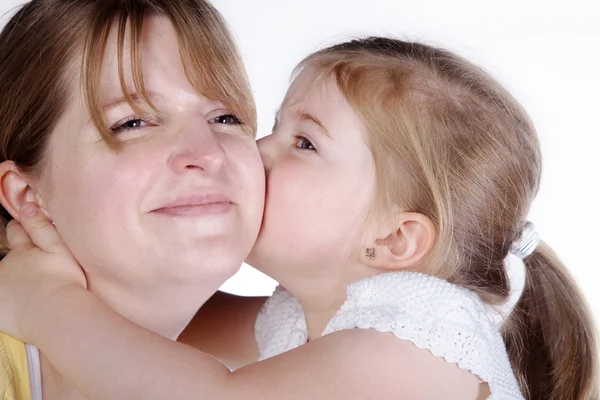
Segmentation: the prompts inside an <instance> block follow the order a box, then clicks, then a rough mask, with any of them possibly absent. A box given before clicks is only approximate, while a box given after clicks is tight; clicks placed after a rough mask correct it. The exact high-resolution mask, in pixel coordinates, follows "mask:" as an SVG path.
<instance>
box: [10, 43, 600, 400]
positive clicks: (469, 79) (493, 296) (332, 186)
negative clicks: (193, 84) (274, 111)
mask: <svg viewBox="0 0 600 400" xmlns="http://www.w3.org/2000/svg"><path fill="white" fill-rule="evenodd" d="M259 148H260V151H261V155H262V158H263V162H264V164H265V169H266V172H267V178H268V191H267V198H266V201H267V203H266V211H265V216H264V220H263V227H262V230H261V233H260V235H259V239H258V241H257V243H256V245H255V247H254V249H253V251H252V253H251V254H250V256H249V262H250V263H251V264H252V265H254V266H256V267H257V268H259V269H261V270H262V271H264V272H266V273H268V274H270V275H271V276H273V277H274V278H275V279H277V280H278V281H279V282H280V283H281V284H282V287H285V288H286V290H283V289H279V290H278V291H277V292H276V293H275V295H274V296H273V297H272V298H271V299H270V300H269V301H268V302H267V303H266V304H265V305H264V307H263V308H262V310H261V312H260V314H259V317H258V319H257V321H256V350H258V352H259V355H258V357H259V358H260V359H261V360H264V361H261V362H258V363H255V364H252V365H248V366H246V367H243V368H240V369H238V370H236V371H234V372H229V371H228V370H227V369H226V368H224V367H223V366H222V365H221V364H220V363H218V362H217V361H216V360H214V359H212V358H211V357H209V356H207V355H205V354H202V353H200V352H196V351H192V350H190V349H189V348H186V347H185V346H182V345H179V344H177V343H173V342H169V341H167V340H164V338H161V337H160V336H158V335H155V334H152V333H150V332H148V331H145V330H143V329H140V328H138V327H136V326H135V325H134V324H131V323H130V322H128V321H127V320H126V319H124V318H120V317H119V316H118V315H116V314H115V313H114V312H112V311H110V310H109V309H107V308H106V307H105V306H103V304H102V303H101V302H99V301H97V300H96V299H95V298H94V297H93V295H91V294H90V293H89V292H87V291H85V290H84V289H82V288H81V285H78V284H77V283H76V282H75V284H73V283H74V280H73V279H72V278H71V277H70V276H71V275H72V274H76V273H77V268H76V263H75V262H74V260H72V262H70V263H68V262H66V257H65V255H67V254H68V250H67V249H66V248H65V247H64V246H62V245H60V239H59V238H58V236H57V235H56V232H54V230H53V228H52V226H51V225H50V224H49V223H47V222H46V223H44V216H43V215H42V214H41V213H39V212H38V213H36V214H35V215H34V216H33V217H26V216H25V215H21V222H22V223H23V224H24V227H25V230H26V231H27V232H28V233H29V235H31V239H32V240H33V243H31V242H30V241H29V238H28V237H27V235H26V234H25V233H24V232H23V231H22V230H19V229H18V227H16V226H13V228H14V229H13V228H11V229H13V240H12V241H13V243H15V244H17V245H18V246H19V248H18V249H17V251H16V253H15V258H13V260H14V262H12V263H10V264H5V265H4V266H3V267H2V269H0V271H2V270H4V272H3V273H4V274H6V275H8V273H9V272H10V273H11V274H12V275H13V276H12V278H11V279H10V282H11V283H10V284H11V285H12V286H13V287H27V288H36V289H37V290H38V291H37V292H33V291H32V289H29V290H28V293H38V292H39V293H41V294H39V295H38V294H34V295H33V298H29V299H27V301H25V299H23V300H22V302H21V303H19V304H21V306H17V307H15V308H14V309H13V310H10V309H0V311H1V313H0V315H2V318H1V319H0V320H2V324H6V326H4V325H0V328H6V329H10V330H9V332H11V333H13V334H15V335H18V336H20V337H22V338H23V339H26V340H27V341H29V342H31V343H34V344H36V345H38V346H40V348H41V349H42V350H43V351H44V352H47V356H48V358H49V359H50V360H52V362H53V363H55V364H56V365H57V366H58V368H59V369H60V370H61V371H62V372H63V373H64V374H65V375H66V376H67V377H69V378H70V379H72V380H73V381H74V382H75V383H76V385H77V386H78V387H79V388H80V389H81V390H82V391H83V392H84V393H86V394H88V395H89V396H90V397H93V398H98V399H115V398H145V399H151V398H157V399H159V398H190V397H198V398H211V399H233V398H245V399H265V398H268V399H270V398H286V399H296V398H297V399H306V398H324V399H325V398H327V399H331V398H337V399H364V398H377V399H379V398H407V399H439V398H447V399H469V398H470V399H483V398H493V399H521V398H527V399H536V400H537V399H539V400H541V399H592V398H597V395H598V393H597V386H596V383H597V382H596V379H597V353H596V347H595V333H594V327H593V325H592V323H591V319H590V317H589V313H588V311H587V309H586V306H585V303H584V300H583V298H582V296H581V295H580V293H579V292H578V290H577V288H576V286H575V285H574V283H573V281H572V279H571V278H570V276H569V275H568V273H567V272H566V271H565V270H564V268H563V267H562V265H561V264H560V263H559V262H558V260H557V259H556V257H555V256H554V254H553V253H552V252H551V250H550V249H549V248H548V246H547V245H545V244H544V243H543V242H540V241H539V239H538V238H537V235H536V234H535V232H534V230H533V227H532V226H531V225H530V224H528V223H527V222H526V220H525V216H526V215H527V212H528V210H529V207H530V204H531V201H532V200H533V198H534V196H535V194H536V192H537V188H538V184H539V178H540V166H541V162H540V151H539V145H538V141H537V137H536V135H535V131H534V129H533V127H532V125H531V122H530V121H529V119H528V117H527V115H526V114H525V112H524V111H523V110H522V109H521V107H520V106H519V105H518V103H517V102H516V101H515V100H514V99H513V98H512V97H511V96H510V95H509V94H508V93H507V92H506V91H505V90H504V89H503V88H502V87H500V86H499V85H498V84H497V83H496V82H495V81H493V80H492V79H491V78H490V77H489V76H488V75H487V74H485V73H484V72H482V71H481V70H479V69H477V68H476V67H474V66H473V65H471V64H470V63H468V62H466V61H465V60H463V59H461V58H459V57H457V56H455V55H453V54H451V53H449V52H446V51H443V50H440V49H436V48H432V47H429V46H425V45H422V44H418V43H407V42H402V41H399V40H394V39H389V38H370V39H365V40H356V41H351V42H347V43H343V44H340V45H337V46H333V47H330V48H328V49H325V50H322V51H320V52H318V53H316V54H313V55H311V56H309V57H308V58H307V59H306V60H304V61H303V62H302V64H301V65H300V68H299V69H298V74H297V76H296V79H295V80H294V83H293V85H292V87H291V88H290V90H289V92H288V94H287V96H286V99H285V100H284V103H283V105H282V107H281V110H280V111H279V113H278V116H277V120H276V124H275V127H274V129H273V134H272V135H270V136H268V137H267V138H265V139H262V140H261V141H260V143H259ZM36 226H37V227H42V229H34V227H36ZM32 244H34V245H35V246H37V247H39V248H41V250H42V251H43V252H44V253H42V257H38V259H36V265H35V266H33V265H30V264H32V261H31V260H30V261H29V263H28V262H21V263H19V259H21V260H25V261H27V257H31V256H28V254H32V253H33V254H36V255H39V254H40V251H39V248H37V247H35V246H33V245H32ZM58 255H60V256H61V259H60V260H58V259H57V257H58ZM515 258H516V259H523V260H524V265H525V275H526V279H525V284H524V288H523V290H522V293H519V292H518V291H516V290H515V289H514V288H511V282H510V281H509V279H508V275H507V264H508V263H509V262H510V261H511V260H514V259H515ZM59 261H60V262H59ZM20 264H25V266H23V265H20ZM28 264H29V265H28ZM59 264H60V265H59ZM34 267H35V268H34ZM57 275H58V276H60V277H61V278H60V279H55V280H54V281H53V282H52V283H51V284H50V283H47V280H48V277H51V276H57ZM7 282H8V280H7ZM17 284H18V285H19V286H17ZM6 285H8V284H6ZM48 287H51V288H52V290H48ZM42 288H44V290H41V289H42ZM2 289H3V290H9V288H8V287H6V289H5V286H4V285H3V286H2ZM10 290H12V291H13V292H14V291H16V290H15V289H10ZM48 292H50V293H53V296H47V295H45V293H48ZM511 292H513V293H516V296H515V297H516V298H517V299H518V301H517V300H511ZM14 296H18V294H17V293H15V294H14ZM515 303H516V304H515ZM40 304H44V306H43V308H42V311H38V310H37V306H39V305H40ZM65 310H67V311H65ZM59 311H60V313H59V314H57V313H58V312H59ZM498 315H499V316H500V318H495V317H496V316H498ZM6 321H8V322H6ZM67 326H68V328H67ZM355 328H359V329H355ZM42 332H43V334H42ZM307 342H308V343H307ZM284 352H285V353H284ZM255 354H256V353H255ZM89 360H94V366H93V367H92V366H91V365H89V364H91V363H89ZM157 360H160V362H157ZM115 366H118V368H115ZM108 382H110V384H107V383H108Z"/></svg>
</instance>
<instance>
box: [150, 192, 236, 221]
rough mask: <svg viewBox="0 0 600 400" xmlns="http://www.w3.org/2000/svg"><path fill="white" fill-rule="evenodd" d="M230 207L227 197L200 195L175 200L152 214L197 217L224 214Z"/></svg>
mask: <svg viewBox="0 0 600 400" xmlns="http://www.w3.org/2000/svg"><path fill="white" fill-rule="evenodd" d="M232 207H233V203H232V202H231V200H230V199H229V198H228V197H227V196H223V195H216V194H208V195H204V194H201V195H193V196H185V197H180V198H177V199H175V200H173V201H170V202H169V203H167V204H166V205H164V206H162V207H160V208H157V209H156V210H154V211H152V212H153V213H157V214H163V215H168V216H172V217H197V216H203V215H218V214H224V213H227V212H228V211H230V210H231V208H232Z"/></svg>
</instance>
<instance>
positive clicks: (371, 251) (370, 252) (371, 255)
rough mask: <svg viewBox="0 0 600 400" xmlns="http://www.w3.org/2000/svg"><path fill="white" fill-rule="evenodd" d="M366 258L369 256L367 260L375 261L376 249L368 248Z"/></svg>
mask: <svg viewBox="0 0 600 400" xmlns="http://www.w3.org/2000/svg"><path fill="white" fill-rule="evenodd" d="M366 256H367V260H369V261H373V260H374V259H375V248H374V247H367V251H366Z"/></svg>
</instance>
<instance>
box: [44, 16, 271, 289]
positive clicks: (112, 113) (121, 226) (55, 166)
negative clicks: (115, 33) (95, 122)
mask: <svg viewBox="0 0 600 400" xmlns="http://www.w3.org/2000/svg"><path fill="white" fill-rule="evenodd" d="M127 42H128V39H126V43H127ZM178 46H179V45H178V41H177V36H176V34H175V32H174V30H173V27H172V25H171V23H170V22H169V21H168V20H167V19H165V18H162V17H153V18H148V20H147V21H146V23H145V26H144V31H143V38H142V52H143V60H144V62H143V76H144V84H145V87H146V89H147V91H148V93H149V95H150V98H151V100H152V102H153V105H154V106H155V107H156V108H157V110H158V115H157V116H156V117H152V118H149V117H147V116H145V115H142V116H140V115H136V114H135V113H134V111H132V109H131V107H130V106H129V105H128V104H127V102H126V101H124V100H123V93H122V91H121V89H120V85H119V78H118V69H117V59H116V58H117V57H116V40H115V38H114V37H113V38H112V40H111V41H109V46H108V48H107V52H106V54H107V56H106V59H105V64H104V68H103V73H102V76H101V88H102V92H101V97H102V103H103V104H104V110H105V115H106V120H107V123H108V126H110V127H111V128H112V130H113V131H114V134H115V136H116V138H117V140H118V141H119V142H120V143H121V144H122V148H121V149H120V150H117V151H112V150H110V149H109V147H108V146H107V144H106V143H105V142H104V141H102V140H101V139H100V135H99V133H98V132H97V131H96V130H95V129H94V127H93V126H92V124H91V122H90V117H89V114H88V113H87V112H86V108H85V106H84V102H83V99H82V97H81V94H80V93H81V90H80V88H79V87H76V88H74V89H73V91H72V93H73V95H72V101H71V102H70V104H69V105H68V109H67V110H66V112H65V114H64V115H63V117H62V119H61V121H60V122H59V124H58V126H57V127H56V129H55V131H54V133H53V135H52V137H51V139H50V141H49V147H48V149H47V159H46V162H47V164H46V166H47V168H45V171H44V172H43V174H42V176H41V179H40V180H39V182H40V185H39V189H38V196H39V197H40V199H41V203H42V206H43V208H44V209H45V211H46V212H47V214H48V215H49V216H50V218H52V220H53V221H54V223H55V225H56V227H57V229H58V231H59V233H60V235H61V236H62V238H63V240H64V241H65V243H66V244H67V245H68V247H69V248H70V249H71V251H72V252H73V254H74V255H75V257H76V258H77V259H78V261H79V262H80V263H81V265H82V266H83V268H84V269H85V271H86V273H87V274H88V278H90V279H91V280H92V283H93V279H94V277H102V279H104V280H111V281H115V280H116V281H121V282H129V283H132V282H133V283H134V284H139V285H142V286H144V285H146V286H147V287H151V286H152V285H155V284H161V285H162V284H169V283H171V282H172V281H186V282H188V283H190V282H191V283H193V282H195V281H197V282H202V284H204V285H206V284H209V285H212V286H215V289H216V287H217V286H218V285H220V284H222V283H223V282H224V281H225V280H226V279H227V278H229V277H230V276H231V275H233V274H234V273H235V272H236V271H237V269H238V268H239V266H240V264H241V263H242V261H243V260H244V258H245V257H246V255H247V254H248V252H249V251H250V249H251V247H252V245H253V243H254V241H255V239H256V236H257V234H258V230H259V226H260V222H261V218H262V212H263V202H264V170H263V166H262V163H261V160H260V157H259V154H258V150H257V147H256V143H255V141H254V139H253V138H252V137H250V136H248V135H247V134H246V133H244V131H243V130H242V129H241V127H240V125H239V124H237V121H236V118H235V117H234V116H233V115H232V111H231V110H227V109H226V108H225V107H224V106H223V104H221V103H220V102H219V101H218V100H215V99H208V98H206V97H204V96H203V95H202V94H200V93H197V92H196V91H195V90H194V89H193V87H192V85H191V84H190V83H189V82H188V80H187V78H186V75H185V73H184V69H183V66H182V64H181V59H180V54H179V51H178ZM200 51H201V49H200ZM124 54H125V55H127V54H129V50H128V49H127V48H126V49H125V51H124ZM124 70H125V71H126V76H127V79H128V86H129V87H130V88H132V87H133V83H132V79H131V77H130V74H127V72H128V71H130V67H129V61H128V60H127V57H126V59H125V68H124ZM128 75H129V76H128ZM73 81H74V82H78V81H79V80H78V79H73ZM134 97H135V93H134Z"/></svg>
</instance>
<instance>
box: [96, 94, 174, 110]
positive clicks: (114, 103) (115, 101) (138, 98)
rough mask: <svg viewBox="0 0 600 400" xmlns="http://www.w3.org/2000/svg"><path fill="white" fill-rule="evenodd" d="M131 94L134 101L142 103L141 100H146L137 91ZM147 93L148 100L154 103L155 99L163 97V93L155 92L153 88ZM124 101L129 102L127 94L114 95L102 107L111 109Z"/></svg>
mask: <svg viewBox="0 0 600 400" xmlns="http://www.w3.org/2000/svg"><path fill="white" fill-rule="evenodd" d="M130 95H131V98H132V99H133V101H134V103H140V102H142V101H144V97H143V96H142V95H140V94H138V93H136V92H134V93H131V94H130ZM146 95H147V96H148V100H150V101H151V102H153V103H154V102H155V101H157V100H160V99H162V98H163V96H162V95H160V94H158V93H156V92H153V91H152V90H148V91H146ZM123 103H127V99H126V98H125V95H123V94H121V95H120V96H117V97H113V98H112V99H110V100H109V101H108V102H106V104H104V105H103V106H102V109H103V110H105V111H106V110H110V109H112V108H115V107H118V106H120V105H121V104H123Z"/></svg>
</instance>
